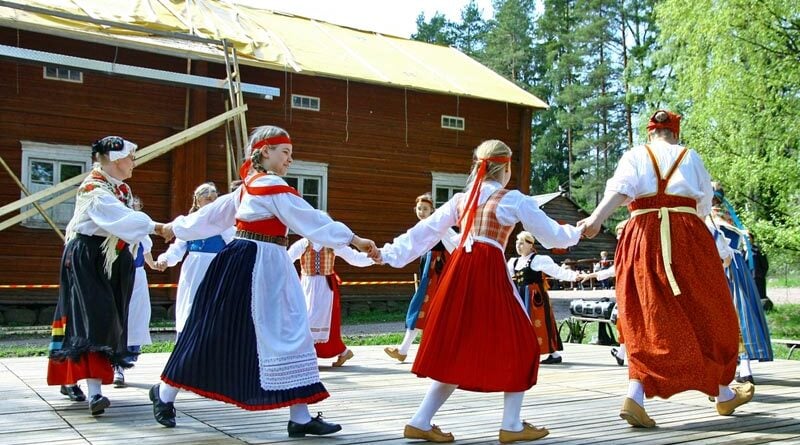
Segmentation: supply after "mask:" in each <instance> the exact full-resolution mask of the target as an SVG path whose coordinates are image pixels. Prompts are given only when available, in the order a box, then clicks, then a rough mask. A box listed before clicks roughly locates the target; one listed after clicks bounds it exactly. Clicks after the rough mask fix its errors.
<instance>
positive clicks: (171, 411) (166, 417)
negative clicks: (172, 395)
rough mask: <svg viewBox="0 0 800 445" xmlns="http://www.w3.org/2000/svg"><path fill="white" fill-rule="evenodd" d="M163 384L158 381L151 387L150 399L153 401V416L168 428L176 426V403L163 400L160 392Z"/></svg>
mask: <svg viewBox="0 0 800 445" xmlns="http://www.w3.org/2000/svg"><path fill="white" fill-rule="evenodd" d="M160 386H161V384H160V383H156V384H155V385H153V386H152V387H151V388H150V401H151V402H153V417H154V418H155V419H156V422H158V423H160V424H162V425H164V426H165V427H167V428H175V404H174V403H173V402H163V401H162V400H161V397H159V395H158V392H159V388H160Z"/></svg>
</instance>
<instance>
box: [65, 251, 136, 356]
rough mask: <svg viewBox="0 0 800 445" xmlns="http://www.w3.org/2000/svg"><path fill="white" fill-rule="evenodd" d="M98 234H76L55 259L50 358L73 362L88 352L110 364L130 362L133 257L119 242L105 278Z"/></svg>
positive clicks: (103, 260)
mask: <svg viewBox="0 0 800 445" xmlns="http://www.w3.org/2000/svg"><path fill="white" fill-rule="evenodd" d="M105 240H106V238H105V237H101V236H87V235H78V236H77V237H76V238H74V239H73V240H71V241H70V242H69V243H67V246H66V248H65V249H64V255H63V256H62V258H61V279H60V287H59V292H58V304H57V305H56V311H55V314H54V317H53V326H54V327H55V326H61V327H63V335H58V334H59V333H60V331H57V330H56V329H54V331H53V334H54V335H53V337H52V341H51V344H50V358H51V359H53V360H64V359H71V360H74V361H77V360H79V359H80V357H81V356H82V355H84V354H86V353H88V352H99V353H102V354H103V355H106V356H107V357H108V358H109V361H110V362H111V364H113V365H120V366H124V367H130V366H131V365H130V364H129V363H128V362H127V361H126V360H125V357H126V356H127V355H129V352H128V329H127V325H128V322H127V321H128V303H129V302H130V300H131V294H132V292H133V279H134V267H133V256H132V255H131V252H130V250H129V249H128V245H127V244H124V245H121V246H119V247H122V249H120V252H119V256H117V259H116V260H115V261H114V263H113V265H112V269H111V277H110V278H109V277H108V275H107V274H106V271H105V256H104V255H103V251H102V249H101V247H100V246H101V244H102V243H103V242H104V241H105Z"/></svg>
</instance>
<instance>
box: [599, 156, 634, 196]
mask: <svg viewBox="0 0 800 445" xmlns="http://www.w3.org/2000/svg"><path fill="white" fill-rule="evenodd" d="M639 175H640V173H639V171H638V169H637V168H636V158H635V155H634V152H633V150H628V151H626V152H625V154H623V155H622V158H620V160H619V162H618V163H617V168H616V170H614V176H612V177H611V179H609V180H608V181H607V182H606V191H605V193H606V194H609V193H619V194H620V195H625V196H627V197H628V198H629V199H633V198H635V197H636V184H637V183H638V180H639Z"/></svg>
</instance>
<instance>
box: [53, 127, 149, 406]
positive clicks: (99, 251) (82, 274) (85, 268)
mask: <svg viewBox="0 0 800 445" xmlns="http://www.w3.org/2000/svg"><path fill="white" fill-rule="evenodd" d="M135 150H136V144H134V143H132V142H130V141H126V140H124V139H122V138H121V137H118V136H108V137H105V138H103V139H100V140H98V141H96V142H95V143H94V144H92V156H93V158H94V160H95V161H96V163H95V164H94V167H93V169H92V171H91V172H90V173H89V174H88V175H87V177H86V179H84V180H83V182H82V183H81V185H80V186H79V187H78V195H77V198H76V200H75V214H74V215H73V216H72V219H71V220H70V222H69V224H68V225H67V231H66V235H67V236H66V241H67V245H66V247H65V248H64V255H63V256H62V258H61V285H60V287H59V294H58V304H57V305H56V311H55V314H54V316H53V332H52V340H51V343H50V360H49V362H48V366H47V383H48V384H49V385H62V387H61V392H62V393H63V394H65V395H67V396H68V397H69V398H70V399H71V400H76V401H81V400H86V398H85V396H84V395H83V393H82V391H81V390H80V388H78V386H77V381H78V380H83V379H86V383H87V385H88V387H89V399H90V401H89V412H90V413H91V415H93V416H97V415H100V414H102V413H104V412H105V409H106V408H108V407H109V406H111V402H110V401H109V400H108V398H107V397H105V396H103V394H102V390H101V386H100V385H101V384H106V385H107V384H110V383H111V382H112V380H113V378H114V368H113V366H116V365H119V366H123V367H130V366H131V365H130V364H129V363H128V362H127V361H126V360H125V357H127V356H128V347H127V346H128V341H127V339H128V332H127V318H128V302H129V301H130V299H131V292H132V290H133V277H134V270H133V269H134V268H133V256H132V255H131V250H130V246H131V245H135V244H136V243H138V242H139V241H140V240H141V239H143V238H145V237H146V236H147V235H148V234H150V233H154V232H155V231H156V230H158V231H159V232H160V233H163V232H162V229H163V227H162V225H161V224H158V223H155V222H153V221H152V220H151V219H150V217H148V216H147V215H145V214H144V213H142V212H137V211H134V210H133V209H131V208H130V206H131V198H132V194H131V190H130V187H128V185H127V184H125V182H123V181H125V180H126V179H128V178H130V177H131V175H132V174H133V169H134V167H135V166H136V163H135V161H134V151H135Z"/></svg>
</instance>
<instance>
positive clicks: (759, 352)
mask: <svg viewBox="0 0 800 445" xmlns="http://www.w3.org/2000/svg"><path fill="white" fill-rule="evenodd" d="M715 185H716V187H715V192H714V201H713V202H714V206H713V207H712V212H711V214H712V217H711V220H712V223H713V224H714V225H715V226H717V227H718V228H719V230H720V232H721V233H722V234H723V235H724V236H725V239H726V240H727V241H728V243H729V245H730V248H731V251H732V252H733V261H731V262H730V264H729V265H728V267H726V268H725V272H726V276H727V278H728V285H729V286H730V290H731V296H732V297H733V305H734V307H735V308H736V314H737V315H738V319H739V332H740V334H739V341H740V342H741V345H740V351H739V352H740V354H739V367H738V370H737V372H736V376H735V380H736V381H737V382H739V383H744V382H750V383H753V384H755V380H754V379H753V372H752V370H751V368H750V361H751V360H758V361H762V362H768V361H772V359H773V352H772V343H771V342H770V334H769V326H768V325H767V318H766V316H765V315H764V306H763V305H762V304H761V295H760V294H759V293H758V288H757V286H756V283H755V280H754V279H753V275H752V274H751V272H750V268H749V267H748V264H747V260H746V259H745V252H746V253H749V252H750V251H751V249H750V248H749V246H750V242H749V239H748V233H747V230H746V229H744V226H742V225H741V223H739V224H738V227H737V224H736V223H735V222H738V221H739V219H738V217H736V213H735V212H734V209H733V206H731V205H730V203H729V202H728V200H727V199H725V191H724V190H723V189H722V187H721V186H720V185H719V184H715ZM722 207H724V208H725V209H726V210H727V212H726V211H725V210H723V208H722ZM734 218H735V219H734Z"/></svg>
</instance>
